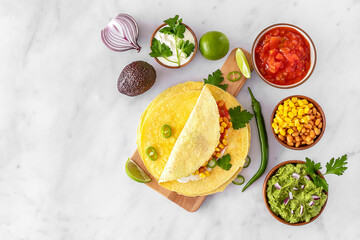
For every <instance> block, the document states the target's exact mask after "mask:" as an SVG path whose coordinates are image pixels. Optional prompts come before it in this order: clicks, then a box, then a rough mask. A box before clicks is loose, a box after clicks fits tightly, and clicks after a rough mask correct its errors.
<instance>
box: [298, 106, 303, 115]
mask: <svg viewBox="0 0 360 240" xmlns="http://www.w3.org/2000/svg"><path fill="white" fill-rule="evenodd" d="M303 114H304V109H302V108H300V109H299V111H298V115H300V116H302V115H303Z"/></svg>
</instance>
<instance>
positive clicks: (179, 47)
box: [150, 15, 195, 66]
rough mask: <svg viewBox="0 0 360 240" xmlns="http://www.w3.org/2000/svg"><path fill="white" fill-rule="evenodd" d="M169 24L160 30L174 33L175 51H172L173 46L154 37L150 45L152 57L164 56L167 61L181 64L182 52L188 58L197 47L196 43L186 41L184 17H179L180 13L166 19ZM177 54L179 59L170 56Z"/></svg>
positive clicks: (170, 33)
mask: <svg viewBox="0 0 360 240" xmlns="http://www.w3.org/2000/svg"><path fill="white" fill-rule="evenodd" d="M164 23H166V24H167V25H166V26H165V27H163V28H161V29H160V30H159V32H161V33H164V34H167V35H172V36H173V37H174V41H175V43H174V45H175V46H176V47H175V53H173V52H172V51H171V48H170V47H169V46H168V45H166V44H165V43H161V42H160V41H159V40H158V39H156V38H153V40H152V46H151V47H150V49H151V53H150V56H151V57H163V58H165V59H166V60H167V61H169V62H172V63H175V64H177V65H178V66H180V57H181V56H182V54H183V55H184V56H185V58H188V57H189V56H190V55H191V53H192V52H193V51H194V49H195V45H194V44H193V43H190V41H189V40H186V41H184V40H183V38H184V37H185V36H184V33H185V31H186V27H185V25H183V24H182V18H180V19H179V15H176V16H175V17H173V18H169V19H166V20H165V21H164ZM173 54H175V55H176V59H177V61H173V60H170V59H169V58H168V57H170V56H172V55H173Z"/></svg>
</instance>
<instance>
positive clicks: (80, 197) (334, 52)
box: [0, 0, 360, 240]
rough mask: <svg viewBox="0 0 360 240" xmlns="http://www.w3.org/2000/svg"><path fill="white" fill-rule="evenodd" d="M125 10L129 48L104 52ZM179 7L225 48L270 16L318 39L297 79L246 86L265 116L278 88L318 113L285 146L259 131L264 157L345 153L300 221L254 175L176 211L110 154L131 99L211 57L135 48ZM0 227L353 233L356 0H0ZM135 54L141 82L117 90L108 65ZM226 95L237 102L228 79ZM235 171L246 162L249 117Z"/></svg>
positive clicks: (187, 74) (122, 155)
mask: <svg viewBox="0 0 360 240" xmlns="http://www.w3.org/2000/svg"><path fill="white" fill-rule="evenodd" d="M120 12H126V13H129V14H131V15H132V16H133V17H134V18H135V19H136V20H137V21H138V23H139V27H140V38H139V43H140V45H141V46H142V47H143V49H142V51H141V52H140V53H136V51H128V52H124V53H116V52H112V51H110V50H109V49H107V48H106V47H105V46H104V45H103V44H102V42H101V40H100V30H101V29H102V28H103V27H104V26H106V24H107V22H108V21H109V20H110V19H111V18H112V17H115V16H116V15H117V13H120ZM175 14H180V16H181V17H183V19H184V22H185V23H187V24H189V25H190V26H191V28H192V29H193V30H194V31H195V33H196V34H197V36H198V37H199V38H200V37H201V35H202V34H204V33H205V32H207V31H210V30H220V31H222V32H224V33H225V34H226V35H227V36H228V38H229V40H230V43H231V48H234V47H237V46H241V47H244V48H245V49H248V50H250V48H251V45H252V41H253V40H254V38H255V36H256V35H257V34H258V33H259V32H260V31H261V30H262V29H263V28H265V27H266V26H268V25H271V24H273V23H277V22H288V23H293V24H295V25H298V26H300V27H302V28H303V29H304V30H305V31H307V32H308V34H309V35H310V36H311V37H312V39H313V41H314V42H315V45H316V47H317V51H318V62H317V66H316V69H315V72H314V74H313V75H312V77H311V79H310V80H308V81H307V82H306V83H305V84H303V85H302V86H299V87H296V88H293V89H290V90H280V89H276V88H273V87H270V86H268V85H267V84H265V83H264V82H263V81H261V79H260V78H259V77H258V76H257V75H256V74H253V77H252V78H251V79H250V80H248V82H247V83H246V84H245V87H247V86H250V87H251V88H252V89H253V91H254V94H255V95H256V96H257V97H258V99H259V100H260V101H261V103H262V106H263V111H264V116H265V119H266V121H269V118H270V113H271V111H272V109H273V107H274V106H275V104H276V103H277V102H278V101H279V100H281V99H282V98H284V97H286V96H289V95H292V94H304V95H307V96H309V97H312V98H314V99H316V100H317V101H318V102H319V103H320V104H321V106H322V107H323V109H324V111H325V113H326V117H327V129H326V132H325V135H324V137H323V139H322V140H321V141H320V142H319V143H318V144H317V145H316V146H314V147H313V148H310V149H309V150H305V151H292V150H288V149H285V148H284V147H282V146H281V145H280V144H278V143H277V142H276V141H275V139H274V137H273V136H272V135H271V132H270V128H269V126H267V127H268V128H267V130H268V132H269V142H270V159H269V166H268V170H270V169H271V168H272V167H273V166H274V165H276V164H278V163H280V162H282V161H285V160H289V159H304V158H305V157H310V158H312V159H314V160H317V161H320V162H322V163H323V164H324V163H325V162H326V161H328V160H329V159H330V158H331V157H333V156H340V155H342V154H344V153H348V155H349V164H348V165H349V169H348V171H347V172H346V173H345V175H344V176H342V177H337V176H329V177H328V182H329V183H330V195H329V201H328V204H327V206H326V209H325V211H324V212H323V214H322V216H321V217H320V218H318V219H317V220H316V221H315V222H314V223H312V224H309V225H307V226H303V227H289V226H286V225H283V224H280V223H279V222H277V221H276V220H275V219H274V218H273V217H272V216H271V215H270V214H269V213H268V212H267V210H266V208H265V205H264V203H263V199H262V196H261V188H262V184H263V180H264V176H263V177H262V178H261V179H260V180H258V181H257V182H256V183H255V184H253V185H252V186H251V187H250V188H249V189H248V190H247V191H246V192H244V193H242V192H241V188H239V187H237V186H235V185H230V186H229V187H228V188H227V189H226V190H225V191H224V192H223V193H220V194H216V195H213V196H209V197H208V198H207V199H206V200H205V202H204V204H203V205H202V207H201V208H200V209H199V210H198V211H197V212H196V213H188V212H186V211H184V210H183V209H181V208H180V207H178V206H177V205H175V204H173V203H171V202H170V201H168V200H167V199H166V198H164V197H163V196H161V195H159V194H158V193H156V192H155V191H153V190H152V189H150V188H148V187H146V186H145V185H142V184H137V183H135V182H133V181H131V180H130V179H129V178H128V177H127V176H126V174H125V172H124V163H125V161H126V159H127V158H128V157H129V156H130V155H131V154H132V153H133V151H134V150H135V148H136V144H135V139H136V127H137V123H138V119H139V117H140V114H141V112H142V111H143V110H144V109H145V107H146V105H147V104H148V103H149V102H150V101H151V100H152V99H153V98H154V97H155V96H156V95H157V94H159V93H160V92H161V91H163V90H164V89H166V88H168V87H169V86H172V85H174V84H177V83H181V82H184V81H188V80H195V81H200V80H202V78H203V77H206V76H207V74H208V73H210V72H212V71H214V70H216V69H217V68H219V67H221V65H222V64H223V61H224V59H222V60H219V61H208V60H206V59H204V58H203V57H202V56H201V55H200V54H197V55H196V57H195V59H194V61H193V62H192V63H191V64H190V65H188V66H187V67H185V68H183V69H180V70H169V69H165V68H163V67H161V66H160V65H159V64H158V63H156V62H155V61H154V60H153V59H151V58H150V57H149V56H148V53H149V47H148V46H149V41H150V36H151V33H152V31H153V30H154V29H155V28H156V27H157V26H158V25H160V24H161V22H162V20H164V19H166V18H168V17H170V16H173V15H175ZM0 16H1V17H0V26H1V32H2V34H1V38H0V53H1V54H0V83H1V85H0V239H1V240H20V239H21V240H27V239H36V240H58V239H64V240H65V239H66V240H72V239H74V240H75V239H76V240H82V239H86V240H90V239H236V238H237V239H269V238H270V239H275V238H276V239H359V238H360V228H359V226H360V217H359V215H360V207H359V206H360V205H359V197H360V193H359V181H360V177H359V169H360V162H359V156H360V144H359V143H360V141H359V133H360V131H359V119H360V113H359V110H358V109H359V104H360V100H359V93H360V82H359V71H358V69H359V63H360V62H359V54H360V45H359V39H360V1H359V0H351V1H350V0H344V1H335V0H330V1H328V0H327V1H326V0H322V1H292V0H277V1H256V0H254V1H235V0H234V1H215V0H210V1H193V0H192V1H178V2H175V1H165V0H160V1H124V0H120V1H114V0H112V1H100V0H95V1H84V0H81V1H70V0H66V1H65V0H64V1H46V0H43V1H42V0H32V1H24V0H23V1H19V0H13V1H6V0H0ZM134 60H145V61H148V62H149V63H151V64H153V66H154V67H155V68H156V71H157V74H158V78H157V80H156V83H155V85H154V87H153V88H151V90H149V91H148V92H147V93H145V94H144V95H141V96H138V97H134V98H130V97H126V96H124V95H121V94H120V93H118V91H117V88H116V81H117V78H118V75H119V74H120V72H121V70H122V68H123V67H124V66H125V65H127V64H128V63H130V62H131V61H134ZM238 99H239V101H240V102H241V103H242V104H243V105H244V106H245V107H246V108H248V109H249V108H250V98H249V94H248V93H247V92H246V91H244V90H243V91H241V92H240V94H239V96H238ZM251 127H252V129H253V138H252V141H251V149H250V155H251V156H252V158H253V164H252V165H251V166H250V167H249V168H248V169H247V170H246V171H244V172H243V175H244V176H245V177H246V178H247V179H248V178H249V177H251V176H252V175H253V174H254V173H255V171H256V170H257V168H258V159H259V143H258V138H257V131H256V127H255V122H254V121H253V122H252V123H251Z"/></svg>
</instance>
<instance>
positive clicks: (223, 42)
mask: <svg viewBox="0 0 360 240" xmlns="http://www.w3.org/2000/svg"><path fill="white" fill-rule="evenodd" d="M199 48H200V52H201V54H202V55H203V56H204V57H205V58H206V59H209V60H219V59H220V58H223V57H224V56H225V55H226V54H227V52H228V51H229V39H228V38H227V37H226V35H225V34H223V33H222V32H218V31H210V32H207V33H205V34H204V35H203V36H202V37H201V38H200V42H199Z"/></svg>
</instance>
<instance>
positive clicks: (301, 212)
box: [300, 205, 304, 215]
mask: <svg viewBox="0 0 360 240" xmlns="http://www.w3.org/2000/svg"><path fill="white" fill-rule="evenodd" d="M303 213H304V206H303V205H301V206H300V215H302V214H303Z"/></svg>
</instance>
